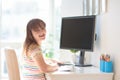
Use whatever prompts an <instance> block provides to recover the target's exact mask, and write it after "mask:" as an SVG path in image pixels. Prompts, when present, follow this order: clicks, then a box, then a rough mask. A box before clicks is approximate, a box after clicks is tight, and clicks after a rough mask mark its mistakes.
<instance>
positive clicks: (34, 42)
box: [23, 19, 58, 80]
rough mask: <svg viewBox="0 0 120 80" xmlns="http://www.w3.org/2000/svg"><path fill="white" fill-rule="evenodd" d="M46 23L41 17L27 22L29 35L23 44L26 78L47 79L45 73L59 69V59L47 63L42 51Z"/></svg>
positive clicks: (33, 79)
mask: <svg viewBox="0 0 120 80" xmlns="http://www.w3.org/2000/svg"><path fill="white" fill-rule="evenodd" d="M45 27H46V24H45V23H44V22H43V21H42V20H41V19H32V20H30V21H29V22H28V24H27V29H26V31H27V33H26V34H27V35H26V39H25V42H24V46H23V78H24V80H47V79H46V76H45V73H48V72H52V71H56V70H57V69H58V65H57V61H54V60H53V61H52V64H51V65H50V64H47V63H46V62H45V60H44V58H43V55H42V51H41V43H42V41H43V40H44V39H45V36H46V29H45Z"/></svg>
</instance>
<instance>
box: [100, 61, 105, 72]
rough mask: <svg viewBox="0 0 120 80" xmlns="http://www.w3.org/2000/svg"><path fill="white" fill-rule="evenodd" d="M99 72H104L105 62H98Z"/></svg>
mask: <svg viewBox="0 0 120 80" xmlns="http://www.w3.org/2000/svg"><path fill="white" fill-rule="evenodd" d="M100 71H102V72H105V61H104V60H100Z"/></svg>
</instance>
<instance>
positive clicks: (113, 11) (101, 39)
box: [61, 0, 120, 80]
mask: <svg viewBox="0 0 120 80" xmlns="http://www.w3.org/2000/svg"><path fill="white" fill-rule="evenodd" d="M119 3H120V0H107V12H106V13H104V14H101V15H99V16H98V18H97V21H98V22H97V29H96V31H97V33H98V38H97V41H96V42H95V50H94V53H93V54H92V56H91V59H92V63H93V64H95V65H97V66H99V56H100V54H102V53H107V54H110V55H111V58H112V61H113V64H114V73H115V77H114V78H115V79H114V80H120V8H119V7H120V4H119ZM81 4H82V1H81V0H63V1H62V10H61V11H62V12H61V13H62V16H76V15H77V16H80V15H82V12H81V11H82V8H81Z"/></svg>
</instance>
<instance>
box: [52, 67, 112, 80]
mask: <svg viewBox="0 0 120 80" xmlns="http://www.w3.org/2000/svg"><path fill="white" fill-rule="evenodd" d="M60 68H61V67H60ZM50 77H51V78H52V79H53V80H73V79H74V80H112V79H113V73H105V72H101V71H100V70H99V68H97V67H73V70H72V71H62V70H61V69H59V70H58V71H56V72H53V73H50Z"/></svg>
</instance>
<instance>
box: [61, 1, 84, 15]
mask: <svg viewBox="0 0 120 80" xmlns="http://www.w3.org/2000/svg"><path fill="white" fill-rule="evenodd" d="M82 3H83V2H82V0H62V6H61V12H62V16H63V17H64V16H80V15H82V14H83V12H82V11H83V10H82V9H83V5H82Z"/></svg>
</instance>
